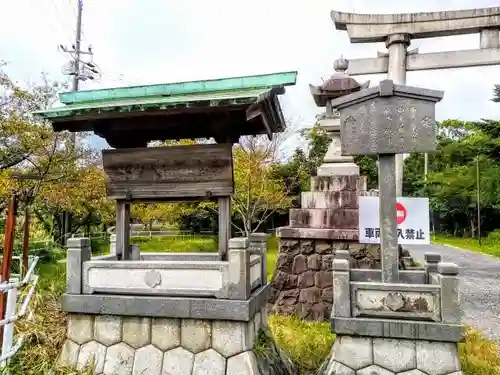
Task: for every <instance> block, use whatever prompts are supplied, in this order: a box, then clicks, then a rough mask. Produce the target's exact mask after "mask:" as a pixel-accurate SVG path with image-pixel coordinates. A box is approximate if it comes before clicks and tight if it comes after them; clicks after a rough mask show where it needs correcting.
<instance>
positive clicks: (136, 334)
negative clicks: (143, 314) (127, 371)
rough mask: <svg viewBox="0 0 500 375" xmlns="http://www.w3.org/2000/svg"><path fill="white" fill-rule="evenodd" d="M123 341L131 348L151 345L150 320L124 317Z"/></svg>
mask: <svg viewBox="0 0 500 375" xmlns="http://www.w3.org/2000/svg"><path fill="white" fill-rule="evenodd" d="M123 341H124V342H125V343H127V344H128V345H130V346H131V347H132V348H135V349H137V348H140V347H141V346H145V345H148V344H150V343H151V318H140V317H124V318H123Z"/></svg>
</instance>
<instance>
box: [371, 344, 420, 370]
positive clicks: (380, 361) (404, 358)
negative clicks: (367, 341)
mask: <svg viewBox="0 0 500 375" xmlns="http://www.w3.org/2000/svg"><path fill="white" fill-rule="evenodd" d="M415 345H416V344H415V341H414V340H398V339H373V363H374V364H376V365H379V366H381V367H384V368H386V369H388V370H390V371H393V372H403V371H407V370H411V369H414V368H417V350H416V346H415Z"/></svg>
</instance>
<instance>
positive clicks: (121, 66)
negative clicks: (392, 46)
mask: <svg viewBox="0 0 500 375" xmlns="http://www.w3.org/2000/svg"><path fill="white" fill-rule="evenodd" d="M83 1H84V13H83V31H84V39H83V44H82V47H83V48H86V47H87V46H88V45H89V44H91V45H92V46H93V51H94V53H95V56H94V62H95V63H97V64H98V65H99V67H100V69H101V70H102V72H103V76H102V80H101V81H100V82H98V83H83V84H82V85H81V89H93V88H99V87H114V86H126V85H133V84H134V85H135V84H149V83H164V82H175V81H185V80H197V79H209V78H220V77H228V76H240V75H250V74H262V73H273V72H281V71H289V70H297V71H298V73H299V74H298V80H297V85H296V86H295V87H290V88H288V89H287V93H286V95H285V96H284V98H283V99H282V105H283V108H284V111H285V116H286V117H287V118H288V119H290V120H291V121H292V122H293V123H294V124H295V126H297V127H306V126H311V125H312V124H313V123H314V116H315V114H317V113H318V112H319V111H320V110H319V109H318V108H317V107H316V106H315V105H314V102H313V100H312V98H311V97H310V94H309V89H308V84H309V83H313V84H319V83H321V78H322V77H323V78H327V77H328V76H329V75H331V74H332V73H333V67H332V65H333V61H334V60H335V59H337V58H339V57H340V55H344V57H346V58H348V59H349V58H359V57H375V56H376V53H377V51H385V50H386V49H385V46H384V45H383V44H356V45H351V44H350V43H349V39H348V37H347V33H346V32H345V31H336V30H335V28H334V25H333V22H332V21H331V19H330V11H331V10H332V9H335V10H341V11H349V12H358V13H369V12H371V13H394V12H418V11H433V10H448V9H464V8H474V7H488V6H495V5H498V0H419V1H402V0H366V1H365V0H337V1H332V0H329V1H326V0H309V1H303V0H272V1H271V0H209V1H203V0H83ZM76 2H77V0H2V14H3V17H2V22H0V60H5V61H7V62H8V63H9V65H8V67H7V69H6V70H7V72H8V73H9V74H10V75H11V76H12V77H13V78H14V79H15V80H17V81H19V82H26V81H37V80H38V79H39V75H40V72H42V71H44V72H47V73H49V75H50V77H51V78H53V79H60V78H62V77H64V76H62V74H61V67H62V65H63V64H64V63H65V62H66V61H67V56H64V54H62V53H60V52H58V50H57V45H58V44H60V43H62V44H66V45H71V44H72V43H73V41H74V26H75V23H76ZM414 47H419V50H420V52H436V51H440V50H447V51H451V50H458V49H474V48H479V35H469V36H461V37H453V38H439V39H432V40H417V41H414V42H413V43H412V47H411V48H414ZM366 79H370V80H371V81H372V82H375V83H376V82H378V81H379V80H380V79H383V75H381V76H370V77H360V78H359V80H360V81H364V80H366ZM494 83H500V67H484V68H467V69H456V70H448V71H434V72H430V71H427V72H410V73H408V78H407V84H409V85H414V86H421V87H426V88H432V89H439V90H444V91H445V95H444V99H443V101H442V102H441V103H439V104H438V107H437V118H438V120H443V119H447V118H456V119H461V120H476V119H478V118H481V117H483V118H493V119H498V118H500V105H498V104H495V103H492V102H491V101H490V100H489V99H490V98H491V94H492V86H493V84H494ZM295 145H296V142H293V145H292V146H291V147H293V146H295Z"/></svg>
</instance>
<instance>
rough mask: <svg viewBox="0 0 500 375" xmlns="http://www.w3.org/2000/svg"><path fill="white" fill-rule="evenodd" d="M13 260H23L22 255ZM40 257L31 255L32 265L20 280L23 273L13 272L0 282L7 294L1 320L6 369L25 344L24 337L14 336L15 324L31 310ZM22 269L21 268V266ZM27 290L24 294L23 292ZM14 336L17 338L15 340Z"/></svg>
mask: <svg viewBox="0 0 500 375" xmlns="http://www.w3.org/2000/svg"><path fill="white" fill-rule="evenodd" d="M13 260H17V261H19V263H21V262H22V260H21V257H13ZM38 260H39V257H30V266H29V268H28V271H27V272H26V275H25V276H24V278H23V279H22V280H20V276H21V274H20V273H19V274H12V276H11V279H10V280H5V281H2V282H0V293H4V294H7V306H6V309H5V318H4V319H3V320H0V327H3V337H2V353H1V356H0V367H1V368H3V369H5V367H6V366H7V365H8V363H9V360H10V358H12V356H14V355H15V354H16V353H17V352H18V351H19V349H20V348H21V346H22V345H23V341H24V337H23V336H21V335H20V336H18V337H16V338H15V337H14V336H15V335H14V324H15V323H16V322H17V321H18V320H20V319H22V318H24V317H25V316H26V314H27V313H28V311H29V307H30V301H31V298H32V297H33V295H34V294H35V289H36V284H37V282H38V276H37V275H36V273H35V269H36V266H37V264H38ZM20 269H21V268H20ZM24 291H27V293H25V294H24V299H23V292H24ZM14 338H15V339H16V340H15V342H14Z"/></svg>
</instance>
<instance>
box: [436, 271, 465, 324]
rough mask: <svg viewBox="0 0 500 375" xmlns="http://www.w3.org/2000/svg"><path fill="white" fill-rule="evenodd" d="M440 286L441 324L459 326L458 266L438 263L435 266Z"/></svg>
mask: <svg viewBox="0 0 500 375" xmlns="http://www.w3.org/2000/svg"><path fill="white" fill-rule="evenodd" d="M437 272H438V273H439V276H440V277H439V283H440V286H441V318H442V320H443V323H449V324H460V323H461V321H462V309H461V308H460V278H459V276H458V274H459V268H458V265H456V264H454V263H445V262H440V263H438V265H437Z"/></svg>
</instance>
